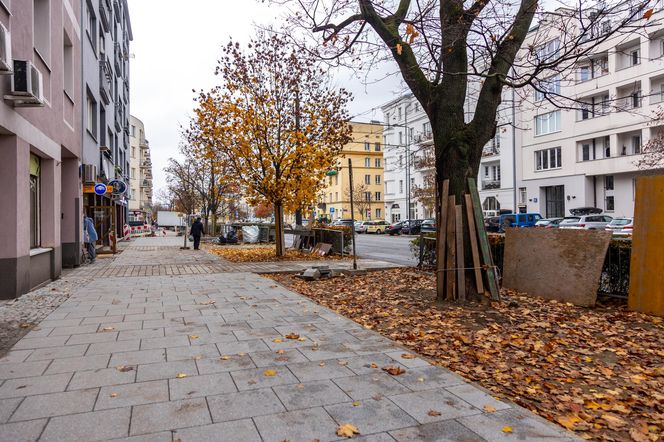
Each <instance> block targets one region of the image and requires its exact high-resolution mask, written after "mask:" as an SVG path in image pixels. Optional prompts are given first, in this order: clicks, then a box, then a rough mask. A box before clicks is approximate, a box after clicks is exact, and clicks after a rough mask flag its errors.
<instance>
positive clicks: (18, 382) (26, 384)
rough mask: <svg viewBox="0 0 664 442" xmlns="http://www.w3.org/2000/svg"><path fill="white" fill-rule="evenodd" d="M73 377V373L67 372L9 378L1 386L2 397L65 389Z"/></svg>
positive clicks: (0, 397) (55, 391) (0, 394)
mask: <svg viewBox="0 0 664 442" xmlns="http://www.w3.org/2000/svg"><path fill="white" fill-rule="evenodd" d="M71 377H72V374H71V373H65V374H54V375H49V376H37V377H31V378H21V379H9V380H8V381H5V383H4V384H2V386H0V399H3V398H10V397H22V396H33V395H37V394H46V393H57V392H59V391H65V388H67V384H68V383H69V380H70V379H71Z"/></svg>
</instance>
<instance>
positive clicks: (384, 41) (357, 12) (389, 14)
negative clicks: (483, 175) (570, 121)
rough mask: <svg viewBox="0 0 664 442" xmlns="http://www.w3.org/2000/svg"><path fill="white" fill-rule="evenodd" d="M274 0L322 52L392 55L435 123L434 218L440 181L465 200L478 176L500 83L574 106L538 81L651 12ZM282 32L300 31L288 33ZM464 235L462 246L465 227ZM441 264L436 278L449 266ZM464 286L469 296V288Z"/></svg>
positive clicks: (458, 0) (368, 57) (579, 4)
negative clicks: (468, 105)
mask: <svg viewBox="0 0 664 442" xmlns="http://www.w3.org/2000/svg"><path fill="white" fill-rule="evenodd" d="M272 1H273V2H274V3H278V4H282V5H286V6H287V7H290V8H291V11H292V14H290V25H291V26H292V27H295V28H297V29H299V30H300V31H301V32H304V33H305V34H308V35H309V36H310V37H311V38H314V39H318V41H321V40H322V44H321V45H320V46H319V48H318V55H319V56H320V57H321V58H323V59H326V60H328V61H330V62H333V63H337V64H343V65H346V66H354V67H356V68H361V69H362V70H364V71H369V70H370V68H371V67H372V65H373V64H374V63H377V62H382V61H385V60H388V59H389V60H392V61H393V62H394V63H396V65H397V67H398V69H399V72H400V74H401V76H402V78H403V80H404V82H405V83H406V85H407V86H408V88H410V90H411V91H412V93H413V95H414V96H415V97H416V98H417V100H418V101H419V102H420V104H421V105H422V108H423V109H424V110H425V112H426V114H427V116H428V117H429V120H430V122H431V127H432V131H433V140H434V144H435V169H436V193H437V198H436V200H437V202H436V213H437V214H439V213H440V208H441V198H447V195H442V196H441V191H442V184H443V182H444V181H445V180H449V183H450V187H449V189H450V193H451V194H453V195H455V196H456V198H457V201H462V200H463V198H462V195H463V194H464V193H467V192H469V187H468V186H469V184H468V183H469V180H475V178H476V177H477V173H478V169H479V164H480V159H481V155H482V149H483V147H484V145H485V144H486V143H487V142H488V141H489V140H490V139H491V138H492V137H493V136H494V134H495V132H496V116H497V111H498V109H499V106H500V105H501V102H502V92H503V88H504V87H505V86H507V87H511V88H514V89H521V88H527V89H526V90H533V89H534V90H535V91H538V92H539V93H541V94H543V95H544V97H545V99H546V100H547V101H548V102H550V103H553V104H554V105H556V106H561V107H573V108H578V107H579V106H580V105H582V104H581V103H578V102H576V101H575V100H570V99H568V98H567V97H564V96H561V95H560V94H557V93H556V92H555V91H554V90H551V88H549V87H547V84H546V82H542V81H541V80H543V79H545V78H547V77H549V76H551V75H554V74H555V73H564V72H570V71H571V70H572V69H574V67H575V66H576V64H577V63H578V61H579V60H581V59H584V58H586V57H587V56H588V55H589V54H591V53H592V50H593V49H594V48H595V47H596V46H597V45H598V44H601V43H603V42H604V41H606V40H608V39H610V38H612V37H613V36H615V35H616V34H620V33H623V34H629V33H635V32H638V31H640V30H642V29H643V27H644V25H645V24H644V22H645V21H647V20H648V19H649V18H650V17H651V15H652V13H653V11H652V9H648V8H649V7H648V5H649V3H650V1H647V0H642V1H635V0H627V1H618V0H608V1H603V2H599V1H598V2H596V3H591V2H590V1H581V0H579V1H572V0H569V4H565V1H564V0H562V1H560V2H558V4H559V5H560V6H561V7H560V8H558V9H556V10H555V11H553V12H549V13H545V12H544V11H543V10H542V8H541V4H540V3H543V2H540V1H538V0H467V1H464V0H272ZM606 22H609V26H608V27H607V26H605V23H606ZM534 23H537V26H535V27H533V24H534ZM287 33H288V34H289V35H297V33H295V32H293V30H292V29H289V30H288V32H287ZM554 35H555V36H556V38H555V39H554V38H553V36H554ZM527 37H528V44H527V45H524V42H525V41H526V38H527ZM470 90H472V91H473V94H472V95H473V100H472V101H473V104H474V106H473V109H472V112H471V114H472V116H471V117H468V115H467V113H466V108H465V106H464V105H465V104H466V102H467V97H468V95H469V91H470ZM438 229H439V234H440V230H441V229H444V226H441V223H440V222H439V223H438ZM465 238H466V239H465V242H466V246H467V247H468V243H469V235H468V232H465ZM439 243H440V242H439ZM466 258H467V259H468V260H470V255H469V254H468V255H466ZM438 261H439V263H438V265H439V268H438V272H437V275H438V277H439V280H440V278H443V277H444V275H445V274H446V273H447V272H445V268H444V267H440V266H441V261H442V260H438ZM467 264H468V266H467V267H471V266H472V264H471V262H470V261H469V262H468V263H467ZM465 286H466V288H467V290H468V292H469V293H468V295H469V296H468V297H467V298H468V299H470V298H471V296H470V295H472V294H473V293H472V292H473V290H474V289H473V284H466V285H465ZM443 287H444V285H443V284H440V283H439V284H438V297H439V299H442V298H444V297H445V294H444V293H443Z"/></svg>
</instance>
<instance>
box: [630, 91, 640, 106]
mask: <svg viewBox="0 0 664 442" xmlns="http://www.w3.org/2000/svg"><path fill="white" fill-rule="evenodd" d="M630 98H631V103H630V104H631V105H632V108H637V107H641V91H634V92H632V94H631V95H630Z"/></svg>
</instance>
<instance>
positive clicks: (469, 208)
mask: <svg viewBox="0 0 664 442" xmlns="http://www.w3.org/2000/svg"><path fill="white" fill-rule="evenodd" d="M464 198H465V200H466V219H467V220H468V233H469V234H470V252H471V253H472V255H473V267H475V269H474V273H475V286H476V288H477V293H479V294H480V295H482V294H484V282H483V281H482V269H481V268H480V251H479V250H478V249H477V230H476V229H475V215H474V214H473V201H472V199H471V198H470V194H465V195H464Z"/></svg>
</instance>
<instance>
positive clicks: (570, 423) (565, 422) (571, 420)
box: [556, 415, 581, 430]
mask: <svg viewBox="0 0 664 442" xmlns="http://www.w3.org/2000/svg"><path fill="white" fill-rule="evenodd" d="M556 422H558V423H559V424H560V425H562V426H563V427H565V428H567V429H568V430H573V429H574V426H575V425H576V424H577V423H578V422H581V419H580V418H579V417H578V416H574V415H569V416H558V417H557V418H556Z"/></svg>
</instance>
